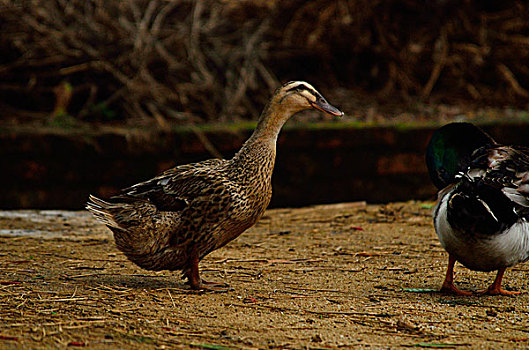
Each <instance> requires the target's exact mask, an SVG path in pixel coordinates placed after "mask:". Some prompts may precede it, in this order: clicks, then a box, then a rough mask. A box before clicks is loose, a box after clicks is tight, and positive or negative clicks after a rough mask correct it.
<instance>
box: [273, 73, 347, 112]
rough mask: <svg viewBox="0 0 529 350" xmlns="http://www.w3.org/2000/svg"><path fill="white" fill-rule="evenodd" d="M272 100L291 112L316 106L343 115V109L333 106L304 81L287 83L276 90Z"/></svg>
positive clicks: (323, 110)
mask: <svg viewBox="0 0 529 350" xmlns="http://www.w3.org/2000/svg"><path fill="white" fill-rule="evenodd" d="M272 100H273V102H272V103H276V104H278V105H279V106H280V107H281V109H284V110H286V111H288V112H290V113H291V114H294V113H296V112H299V111H302V110H305V109H310V108H315V109H319V110H320V111H322V112H325V113H328V114H330V115H333V116H336V117H341V116H343V112H342V111H340V110H339V109H338V108H336V107H334V106H332V105H331V104H330V103H329V102H327V100H326V99H325V98H324V97H323V96H322V95H321V94H320V93H319V92H318V91H317V90H316V89H315V88H314V87H313V86H312V85H310V84H309V83H306V82H304V81H291V82H288V83H286V84H285V85H283V86H281V87H280V88H279V89H277V90H276V93H275V94H274V97H273V99H272Z"/></svg>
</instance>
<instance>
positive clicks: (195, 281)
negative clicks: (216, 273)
mask: <svg viewBox="0 0 529 350" xmlns="http://www.w3.org/2000/svg"><path fill="white" fill-rule="evenodd" d="M189 262H190V266H189V269H188V270H187V272H186V276H187V283H189V286H190V287H191V289H197V290H198V289H201V288H202V283H201V280H200V272H199V271H198V256H197V255H196V254H192V256H191V257H190V261H189Z"/></svg>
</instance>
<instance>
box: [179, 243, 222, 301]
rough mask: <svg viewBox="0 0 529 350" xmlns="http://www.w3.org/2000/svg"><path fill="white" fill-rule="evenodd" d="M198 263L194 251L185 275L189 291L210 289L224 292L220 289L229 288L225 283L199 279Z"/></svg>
mask: <svg viewBox="0 0 529 350" xmlns="http://www.w3.org/2000/svg"><path fill="white" fill-rule="evenodd" d="M198 263H199V259H198V255H197V254H196V253H195V251H193V253H192V254H191V256H190V258H189V269H188V270H187V271H186V273H185V274H186V277H187V283H188V284H189V286H190V287H191V289H195V290H199V289H210V290H218V291H225V290H224V289H222V288H223V287H224V288H227V287H229V285H228V284H227V283H216V282H208V281H206V280H203V279H201V278H200V272H199V269H198ZM204 285H208V286H209V287H204ZM215 287H217V288H215ZM219 287H220V288H219Z"/></svg>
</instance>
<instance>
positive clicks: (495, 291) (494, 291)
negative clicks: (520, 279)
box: [479, 267, 520, 295]
mask: <svg viewBox="0 0 529 350" xmlns="http://www.w3.org/2000/svg"><path fill="white" fill-rule="evenodd" d="M504 273H505V267H504V268H501V269H499V270H498V274H497V275H496V279H495V280H494V282H493V283H492V284H491V285H490V287H489V288H487V289H485V290H484V291H482V292H479V294H488V295H518V294H520V292H515V291H509V290H505V289H502V288H501V280H502V278H503V274H504Z"/></svg>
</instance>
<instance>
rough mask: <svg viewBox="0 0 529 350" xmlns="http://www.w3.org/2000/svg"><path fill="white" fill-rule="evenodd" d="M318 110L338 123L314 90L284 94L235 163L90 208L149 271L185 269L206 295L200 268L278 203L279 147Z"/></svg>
mask: <svg viewBox="0 0 529 350" xmlns="http://www.w3.org/2000/svg"><path fill="white" fill-rule="evenodd" d="M309 108H316V109H319V110H321V111H323V112H326V113H328V114H331V115H334V116H342V115H343V113H342V112H341V111H339V110H338V109H337V108H335V107H333V106H331V105H330V104H329V103H328V102H327V101H326V100H325V98H323V96H322V95H321V94H320V93H319V92H318V91H316V89H314V88H313V87H312V86H311V85H310V84H308V83H306V82H302V81H295V82H289V83H287V84H285V85H283V86H282V87H280V88H279V89H277V90H276V91H275V93H274V95H273V96H272V98H271V99H270V101H269V103H268V105H267V106H266V107H265V109H264V111H263V112H262V114H261V117H260V119H259V122H258V124H257V128H256V129H255V131H254V132H253V134H252V136H251V137H250V138H249V139H248V140H247V141H246V142H245V143H244V145H243V146H242V148H241V149H240V150H239V152H237V154H235V156H234V157H233V158H232V159H229V160H224V159H209V160H205V161H202V162H199V163H193V164H187V165H180V166H177V167H175V168H172V169H169V170H167V171H165V172H164V173H162V174H161V175H159V176H157V177H155V178H153V179H150V180H147V181H145V182H141V183H138V184H136V185H134V186H131V187H129V188H125V189H123V190H122V191H121V193H120V194H119V195H117V196H115V197H112V198H111V199H110V200H108V201H105V200H102V199H99V198H97V197H95V196H92V195H91V196H90V201H89V202H88V203H87V205H86V208H87V209H88V210H89V211H91V212H92V213H93V214H94V215H95V217H96V218H97V220H98V221H100V222H101V223H103V224H105V225H106V226H107V227H108V228H109V229H110V230H112V232H113V233H114V239H115V241H116V245H117V247H118V248H119V249H120V250H121V251H122V252H123V253H125V255H126V256H127V257H128V258H129V259H130V260H131V261H132V262H134V263H136V264H137V265H139V266H140V267H142V268H144V269H147V270H156V271H157V270H171V271H173V270H182V271H183V273H184V276H186V277H187V279H188V283H189V284H190V286H191V288H193V289H200V288H202V283H207V282H205V281H202V280H201V279H200V276H199V270H198V263H199V261H200V260H202V259H203V258H204V257H205V256H206V255H207V254H209V253H211V252H212V251H214V250H216V249H219V248H221V247H223V246H224V245H226V244H227V243H228V242H230V241H232V240H233V239H235V238H237V237H238V236H239V235H240V234H241V233H243V232H244V231H245V230H247V229H248V228H250V227H252V226H253V225H254V224H255V223H256V222H257V220H259V218H260V217H261V216H262V215H263V213H264V212H265V209H266V207H267V206H268V204H269V202H270V198H271V196H272V184H271V178H272V171H273V168H274V161H275V156H276V140H277V137H278V134H279V132H280V130H281V127H282V126H283V124H285V122H286V121H287V120H288V119H289V118H290V117H291V116H292V115H294V114H295V113H297V112H299V111H302V110H305V109H309Z"/></svg>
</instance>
